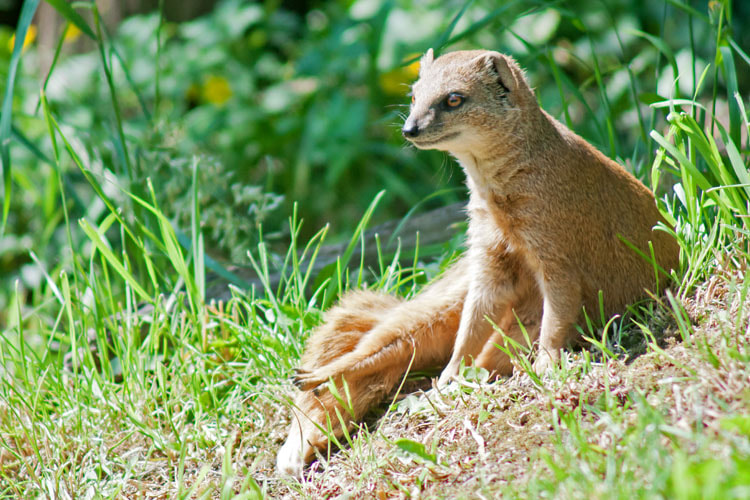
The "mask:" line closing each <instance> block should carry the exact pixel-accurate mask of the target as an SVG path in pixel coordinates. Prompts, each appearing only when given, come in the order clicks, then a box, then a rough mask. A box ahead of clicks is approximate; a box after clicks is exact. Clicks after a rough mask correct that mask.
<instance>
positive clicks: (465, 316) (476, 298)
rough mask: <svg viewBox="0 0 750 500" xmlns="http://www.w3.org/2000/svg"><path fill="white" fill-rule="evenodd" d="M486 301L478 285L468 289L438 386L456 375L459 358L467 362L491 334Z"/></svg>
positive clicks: (475, 354) (488, 309)
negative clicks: (450, 351)
mask: <svg viewBox="0 0 750 500" xmlns="http://www.w3.org/2000/svg"><path fill="white" fill-rule="evenodd" d="M488 302H489V301H488V300H487V297H485V296H484V295H483V293H482V290H481V288H480V287H478V286H474V287H472V288H471V289H470V290H469V294H468V295H467V297H466V303H465V304H464V309H463V311H462V313H461V323H460V324H459V327H458V334H457V336H456V344H455V346H454V348H453V354H452V355H451V359H450V361H449V362H448V365H447V366H446V367H445V369H443V372H442V373H441V374H440V378H439V379H438V386H439V387H443V386H445V385H446V384H447V383H448V382H450V381H451V380H452V379H453V378H454V377H455V376H456V375H458V371H459V369H460V367H461V360H464V359H466V360H467V362H468V361H469V359H470V358H471V359H474V358H476V357H477V356H478V355H479V353H480V352H481V351H482V348H483V347H484V344H485V343H486V342H487V339H488V338H489V337H490V335H491V334H492V325H491V324H490V323H489V322H488V321H487V320H486V319H485V316H486V315H490V314H491V313H492V307H491V304H490V303H488Z"/></svg>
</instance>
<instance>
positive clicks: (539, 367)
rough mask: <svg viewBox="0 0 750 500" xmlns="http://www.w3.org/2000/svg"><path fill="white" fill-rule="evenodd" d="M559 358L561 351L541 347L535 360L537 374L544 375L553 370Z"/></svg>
mask: <svg viewBox="0 0 750 500" xmlns="http://www.w3.org/2000/svg"><path fill="white" fill-rule="evenodd" d="M559 360H560V353H559V351H557V350H548V349H544V348H540V349H539V352H538V353H537V355H536V360H535V361H534V371H535V372H536V373H537V375H541V376H544V375H546V374H548V373H549V372H550V371H551V370H552V368H553V367H554V366H555V364H556V363H557V362H558V361H559Z"/></svg>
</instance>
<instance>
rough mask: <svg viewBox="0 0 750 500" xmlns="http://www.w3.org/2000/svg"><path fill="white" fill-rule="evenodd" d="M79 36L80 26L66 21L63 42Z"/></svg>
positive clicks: (73, 39) (72, 40)
mask: <svg viewBox="0 0 750 500" xmlns="http://www.w3.org/2000/svg"><path fill="white" fill-rule="evenodd" d="M79 36H81V30H80V28H78V26H76V25H75V24H73V23H68V27H67V28H65V35H64V40H65V43H68V42H74V41H76V39H77V38H78V37H79Z"/></svg>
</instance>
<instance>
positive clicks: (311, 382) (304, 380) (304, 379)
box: [292, 368, 322, 391]
mask: <svg viewBox="0 0 750 500" xmlns="http://www.w3.org/2000/svg"><path fill="white" fill-rule="evenodd" d="M292 383H293V384H294V385H296V386H297V388H298V389H299V390H301V391H309V390H311V389H314V388H316V387H317V386H319V385H320V384H321V383H322V382H321V381H320V380H318V379H317V377H316V376H315V374H314V372H311V371H309V370H305V369H304V368H295V370H294V375H293V376H292Z"/></svg>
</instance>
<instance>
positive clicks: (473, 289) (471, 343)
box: [438, 247, 524, 386]
mask: <svg viewBox="0 0 750 500" xmlns="http://www.w3.org/2000/svg"><path fill="white" fill-rule="evenodd" d="M468 260H469V261H470V262H471V269H470V271H471V272H470V275H471V281H470V284H469V292H468V294H467V295H466V302H465V304H464V309H463V311H461V322H460V324H459V327H458V333H457V335H456V343H455V345H454V347H453V354H452V356H451V359H450V361H449V362H448V365H447V366H446V367H445V369H444V370H443V372H442V373H441V375H440V378H439V379H438V385H439V386H444V385H445V384H447V383H448V382H449V381H450V380H451V379H452V378H453V377H455V376H456V375H458V371H459V368H460V367H461V360H464V361H465V362H467V363H468V362H469V361H472V360H475V359H476V358H477V356H479V354H480V353H481V352H482V349H483V348H484V345H485V344H486V343H487V339H489V338H490V336H491V335H492V332H493V328H492V324H491V323H490V322H489V321H487V319H486V317H489V318H491V319H492V320H493V321H495V322H498V321H499V319H500V318H501V317H503V316H504V315H505V314H506V313H507V311H508V310H509V309H510V308H511V307H512V305H513V304H512V302H513V301H514V300H515V299H516V297H517V292H518V284H519V283H518V281H519V276H524V272H523V266H522V265H521V264H520V261H519V258H518V256H516V255H514V254H512V253H510V252H509V251H508V250H507V249H506V248H504V247H501V248H490V249H486V248H482V247H479V248H477V247H474V248H470V250H469V254H468Z"/></svg>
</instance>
